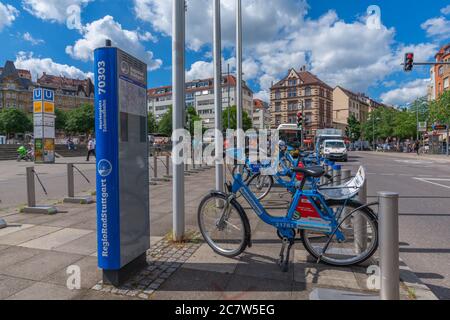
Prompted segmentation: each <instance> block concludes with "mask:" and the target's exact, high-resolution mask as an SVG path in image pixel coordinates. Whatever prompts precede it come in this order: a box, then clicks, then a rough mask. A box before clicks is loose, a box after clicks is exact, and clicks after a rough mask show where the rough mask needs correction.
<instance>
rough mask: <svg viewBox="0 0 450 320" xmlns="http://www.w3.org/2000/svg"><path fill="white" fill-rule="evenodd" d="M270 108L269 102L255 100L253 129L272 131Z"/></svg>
mask: <svg viewBox="0 0 450 320" xmlns="http://www.w3.org/2000/svg"><path fill="white" fill-rule="evenodd" d="M270 127H271V117H270V108H269V104H268V103H267V102H264V101H263V100H261V99H254V100H253V128H254V129H258V130H263V129H270Z"/></svg>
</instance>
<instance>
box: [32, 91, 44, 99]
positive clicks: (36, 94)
mask: <svg viewBox="0 0 450 320" xmlns="http://www.w3.org/2000/svg"><path fill="white" fill-rule="evenodd" d="M33 100H34V101H38V100H42V89H34V90H33Z"/></svg>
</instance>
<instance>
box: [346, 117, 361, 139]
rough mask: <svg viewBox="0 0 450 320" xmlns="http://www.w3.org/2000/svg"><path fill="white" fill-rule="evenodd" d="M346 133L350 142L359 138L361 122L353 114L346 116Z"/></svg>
mask: <svg viewBox="0 0 450 320" xmlns="http://www.w3.org/2000/svg"><path fill="white" fill-rule="evenodd" d="M346 135H347V137H349V138H350V140H351V141H352V142H355V141H358V140H359V139H360V138H361V123H360V122H359V121H358V119H356V117H355V116H354V115H353V114H352V115H351V116H350V118H348V126H347V128H346Z"/></svg>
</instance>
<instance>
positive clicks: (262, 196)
mask: <svg viewBox="0 0 450 320" xmlns="http://www.w3.org/2000/svg"><path fill="white" fill-rule="evenodd" d="M260 177H261V173H258V174H255V175H254V176H253V177H251V178H250V180H249V181H248V182H247V186H248V187H249V186H250V184H251V183H252V182H253V181H254V180H255V179H258V178H260ZM266 177H268V178H269V187H268V188H267V190H266V191H265V192H264V193H263V194H262V195H261V196H259V197H257V199H258V200H260V201H261V200H263V199H265V198H266V197H267V196H268V195H269V194H270V191H272V188H273V185H274V184H275V181H274V180H273V177H272V176H266Z"/></svg>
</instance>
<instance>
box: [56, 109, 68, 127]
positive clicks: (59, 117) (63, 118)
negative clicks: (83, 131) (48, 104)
mask: <svg viewBox="0 0 450 320" xmlns="http://www.w3.org/2000/svg"><path fill="white" fill-rule="evenodd" d="M55 116H56V119H55V129H56V130H65V129H66V123H67V113H66V112H65V111H64V110H61V109H59V108H56V109H55Z"/></svg>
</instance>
